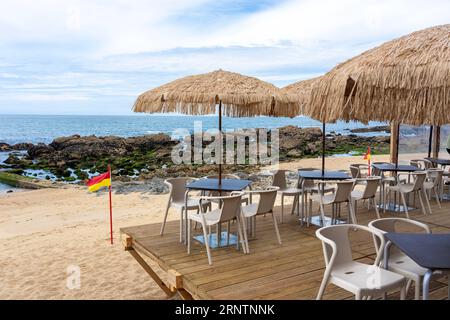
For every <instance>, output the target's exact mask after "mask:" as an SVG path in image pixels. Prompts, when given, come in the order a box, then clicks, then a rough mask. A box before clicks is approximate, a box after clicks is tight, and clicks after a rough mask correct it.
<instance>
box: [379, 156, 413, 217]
mask: <svg viewBox="0 0 450 320" xmlns="http://www.w3.org/2000/svg"><path fill="white" fill-rule="evenodd" d="M372 167H373V168H375V169H378V170H380V171H381V176H382V177H383V176H384V172H395V173H398V172H415V171H419V170H420V168H417V167H414V166H410V165H405V164H398V165H396V164H393V163H383V164H372ZM384 192H385V190H384V184H381V192H380V204H379V205H378V207H379V208H380V209H383V210H389V211H394V212H395V211H397V212H404V211H405V208H404V207H403V206H402V205H400V204H399V205H397V204H396V203H388V204H386V203H384V197H382V195H383V194H384ZM381 198H383V199H381ZM408 201H409V197H408ZM414 209H415V208H409V207H408V211H409V210H414Z"/></svg>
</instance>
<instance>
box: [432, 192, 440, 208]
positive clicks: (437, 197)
mask: <svg viewBox="0 0 450 320" xmlns="http://www.w3.org/2000/svg"><path fill="white" fill-rule="evenodd" d="M433 190H434V194H435V195H436V201H437V203H438V206H439V209H442V206H441V201H440V200H439V194H438V192H437V190H436V187H434V188H433Z"/></svg>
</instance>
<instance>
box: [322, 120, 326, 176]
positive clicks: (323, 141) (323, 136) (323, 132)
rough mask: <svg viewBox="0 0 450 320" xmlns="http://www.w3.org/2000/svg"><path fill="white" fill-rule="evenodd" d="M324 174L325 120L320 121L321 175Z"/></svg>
mask: <svg viewBox="0 0 450 320" xmlns="http://www.w3.org/2000/svg"><path fill="white" fill-rule="evenodd" d="M324 174H325V122H322V175H324Z"/></svg>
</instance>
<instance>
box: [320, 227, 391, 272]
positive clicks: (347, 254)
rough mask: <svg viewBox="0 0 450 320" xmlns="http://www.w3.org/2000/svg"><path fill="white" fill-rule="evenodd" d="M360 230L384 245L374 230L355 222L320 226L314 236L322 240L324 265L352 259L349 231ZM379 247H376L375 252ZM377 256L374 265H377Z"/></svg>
mask: <svg viewBox="0 0 450 320" xmlns="http://www.w3.org/2000/svg"><path fill="white" fill-rule="evenodd" d="M358 230H362V231H365V232H368V233H370V234H372V235H374V236H376V237H378V238H379V239H380V245H383V246H384V239H383V238H382V236H381V235H380V234H379V233H378V232H377V231H374V230H371V229H369V228H368V227H366V226H361V225H357V224H341V225H332V226H328V227H323V228H320V229H319V230H317V231H316V236H317V238H319V239H320V240H321V241H322V245H323V253H324V258H325V263H326V266H327V267H328V266H333V265H340V264H345V263H348V262H351V261H353V257H352V247H351V242H350V238H349V232H350V231H358ZM379 249H380V247H378V248H377V252H378V251H379ZM378 263H379V259H378V257H377V259H376V261H375V263H374V265H378Z"/></svg>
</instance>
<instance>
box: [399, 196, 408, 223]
mask: <svg viewBox="0 0 450 320" xmlns="http://www.w3.org/2000/svg"><path fill="white" fill-rule="evenodd" d="M399 193H400V197H401V198H402V202H403V205H404V206H405V214H406V218H407V219H409V212H408V205H407V203H406V199H405V195H404V194H403V193H402V192H399Z"/></svg>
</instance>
